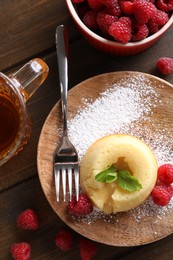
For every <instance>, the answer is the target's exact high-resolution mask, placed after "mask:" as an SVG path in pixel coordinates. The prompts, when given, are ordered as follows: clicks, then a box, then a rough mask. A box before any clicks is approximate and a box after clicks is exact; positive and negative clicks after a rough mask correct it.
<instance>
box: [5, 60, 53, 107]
mask: <svg viewBox="0 0 173 260" xmlns="http://www.w3.org/2000/svg"><path fill="white" fill-rule="evenodd" d="M48 72H49V68H48V66H47V64H46V63H45V62H44V61H43V60H41V59H39V58H36V59H33V60H31V61H29V62H27V63H26V64H25V65H24V66H23V67H22V68H21V69H19V70H18V71H17V72H15V73H14V74H12V75H10V79H11V81H12V82H13V84H14V85H15V87H17V88H18V89H19V90H20V92H21V93H22V94H23V96H24V100H25V102H26V101H27V100H28V99H29V98H30V97H31V96H32V95H33V94H34V92H35V91H36V90H37V89H38V88H39V86H40V85H41V84H42V83H43V82H44V80H45V79H46V77H47V75H48Z"/></svg>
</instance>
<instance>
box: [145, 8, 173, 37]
mask: <svg viewBox="0 0 173 260" xmlns="http://www.w3.org/2000/svg"><path fill="white" fill-rule="evenodd" d="M168 20H169V16H168V14H167V13H166V12H164V11H161V10H157V12H156V13H155V15H153V16H152V17H151V18H150V19H149V21H148V28H149V31H150V32H151V33H156V32H158V31H159V30H160V28H161V27H162V26H163V25H164V24H166V23H167V21H168Z"/></svg>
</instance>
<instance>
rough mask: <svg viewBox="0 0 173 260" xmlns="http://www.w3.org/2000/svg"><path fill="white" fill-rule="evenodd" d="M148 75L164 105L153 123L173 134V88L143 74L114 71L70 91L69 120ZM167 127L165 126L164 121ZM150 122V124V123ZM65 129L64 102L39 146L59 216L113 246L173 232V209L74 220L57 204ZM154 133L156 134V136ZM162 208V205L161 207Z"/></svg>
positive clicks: (46, 186) (42, 174) (44, 180)
mask: <svg viewBox="0 0 173 260" xmlns="http://www.w3.org/2000/svg"><path fill="white" fill-rule="evenodd" d="M140 75H142V76H144V77H145V78H146V79H147V80H149V81H151V83H152V85H154V88H155V91H156V92H157V93H159V95H160V98H161V101H162V102H161V105H160V108H159V106H158V107H157V108H156V109H155V110H154V111H153V113H151V117H152V118H151V120H152V119H153V118H154V119H155V122H158V125H157V128H159V127H160V128H164V127H165V124H166V128H167V129H169V136H172V134H173V110H172V108H173V87H172V85H171V84H169V83H168V82H166V81H164V80H161V79H159V78H157V77H154V76H152V75H149V74H144V73H141V72H128V71H124V72H113V73H107V74H102V75H98V76H95V77H93V78H90V79H88V80H86V81H84V82H81V83H80V84H78V85H77V86H75V87H73V88H72V89H71V90H70V91H69V92H68V119H69V120H70V119H71V118H73V117H74V116H75V115H76V114H77V112H78V109H79V108H80V109H81V108H84V107H85V106H86V104H85V102H84V100H92V102H93V101H94V100H96V99H97V98H98V97H99V96H100V93H102V92H104V91H105V90H106V89H108V88H109V87H111V86H113V84H115V83H117V82H119V81H120V80H121V79H123V78H126V77H131V78H133V77H138V76H140ZM163 118H166V120H164V125H163V124H162V119H163ZM149 123H150V122H149ZM61 127H62V121H61V104H60V101H59V102H58V103H57V104H56V105H55V107H54V108H53V109H52V111H51V112H50V114H49V116H48V117H47V119H46V121H45V124H44V126H43V129H42V132H41V135H40V139H39V144H38V157H37V164H38V173H39V178H40V182H41V185H42V188H43V191H44V193H45V196H46V198H47V200H48V202H49V203H50V205H51V207H52V208H53V209H54V211H55V212H56V213H57V215H58V216H59V217H60V218H61V219H62V220H63V221H64V222H65V223H66V224H67V225H68V226H69V227H71V228H72V229H74V230H75V231H76V232H78V233H80V234H82V235H83V236H85V237H87V238H89V239H91V240H94V241H97V242H101V243H104V244H108V245H113V246H136V245H143V244H147V243H151V242H154V241H156V240H159V239H161V238H163V237H165V236H167V235H169V234H171V233H172V232H173V206H172V207H171V206H170V207H167V209H166V210H165V211H164V212H163V214H162V213H160V211H161V209H160V208H159V215H157V214H155V215H154V214H151V215H150V214H148V215H145V214H142V212H140V211H138V210H137V211H133V210H132V211H129V212H124V213H117V214H114V215H112V216H105V215H103V216H102V217H98V218H95V219H89V218H85V219H84V220H81V219H74V218H73V217H72V216H70V215H69V214H68V212H67V203H64V202H59V203H57V202H56V196H55V183H54V174H53V156H54V152H55V149H56V147H57V145H58V143H59V141H60V138H61V133H60V131H59V129H60V128H61ZM153 134H154V133H153ZM158 207H159V206H158ZM99 216H100V215H99Z"/></svg>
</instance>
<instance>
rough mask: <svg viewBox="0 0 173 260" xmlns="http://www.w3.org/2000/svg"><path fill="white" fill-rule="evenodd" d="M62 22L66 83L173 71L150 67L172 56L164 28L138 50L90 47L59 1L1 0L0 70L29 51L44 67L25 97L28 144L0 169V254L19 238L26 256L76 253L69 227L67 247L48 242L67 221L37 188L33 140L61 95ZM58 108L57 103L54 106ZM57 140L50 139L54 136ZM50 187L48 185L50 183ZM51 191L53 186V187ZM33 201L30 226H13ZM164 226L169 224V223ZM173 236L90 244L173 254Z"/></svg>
mask: <svg viewBox="0 0 173 260" xmlns="http://www.w3.org/2000/svg"><path fill="white" fill-rule="evenodd" d="M62 23H63V24H65V25H67V26H68V29H69V36H70V44H69V88H73V86H75V85H77V84H78V83H80V82H82V81H83V80H85V79H87V78H90V77H92V76H95V75H99V74H101V73H106V72H116V71H141V72H146V73H149V74H152V75H157V76H159V77H160V78H163V79H166V80H167V81H168V82H170V83H172V84H173V74H170V75H167V76H164V75H162V74H161V73H159V72H158V70H157V69H156V66H155V64H156V61H157V59H158V58H160V57H163V56H167V57H172V53H173V45H172V35H173V27H171V28H170V29H169V30H168V31H167V32H166V33H165V34H164V36H163V37H162V38H161V39H160V40H159V41H158V42H157V43H156V44H155V45H154V46H152V47H151V48H149V49H148V50H146V51H145V52H143V53H140V54H137V55H133V56H129V57H121V56H113V55H107V54H106V53H101V52H99V51H98V50H96V49H94V48H93V47H91V46H90V45H89V44H88V43H87V42H86V41H85V40H83V39H82V37H81V35H80V34H79V33H78V30H77V28H76V26H75V25H74V23H73V20H72V19H71V17H70V16H69V13H68V10H67V8H66V4H65V0H51V1H48V0H37V1H34V0H15V1H14V0H2V1H1V16H0V25H1V29H0V70H1V71H2V70H3V72H6V73H7V74H8V73H11V71H12V70H13V71H14V70H17V69H18V68H19V66H22V65H23V64H24V63H25V62H26V61H28V60H30V59H32V58H33V57H40V58H42V59H44V60H45V61H46V63H47V64H48V66H49V68H50V72H49V76H48V78H47V80H46V82H45V83H44V84H43V85H42V86H41V88H40V89H39V90H38V91H37V92H36V93H35V95H34V96H33V97H32V98H31V100H29V102H28V103H27V108H28V110H29V113H30V115H31V120H32V132H31V137H30V139H29V142H28V144H27V146H25V148H24V149H23V151H22V152H21V153H19V154H18V156H16V157H15V158H13V159H12V160H10V161H9V162H8V163H7V164H5V165H3V166H2V167H1V168H0V227H1V233H2V234H1V236H0V259H2V260H10V259H12V257H11V254H10V246H11V245H12V244H13V243H16V242H21V241H26V242H28V243H30V245H31V249H32V255H31V259H33V260H42V259H44V260H54V259H57V258H58V259H64V260H70V259H72V258H73V259H76V260H78V259H81V258H80V254H79V248H78V240H79V239H80V238H81V237H82V236H81V235H80V234H78V233H76V232H75V231H72V229H69V230H70V231H71V232H72V234H73V236H74V246H73V248H72V249H71V250H70V251H68V252H63V251H61V250H60V249H59V248H58V247H56V245H55V243H54V237H55V233H56V232H57V231H59V230H60V229H62V228H67V225H66V224H65V223H64V221H62V220H61V219H60V218H59V217H58V215H57V214H56V213H54V211H53V210H52V208H51V206H50V205H49V203H47V201H46V197H45V195H44V193H43V191H42V189H41V185H40V182H39V180H38V172H37V145H38V140H39V136H40V132H41V129H42V127H43V124H44V122H45V120H46V118H47V116H48V114H49V113H50V111H51V109H52V108H53V107H54V105H55V104H56V103H57V101H58V100H59V99H60V92H59V79H58V67H57V58H56V53H55V42H54V35H55V28H56V26H57V25H59V24H62ZM56 109H57V108H56ZM56 141H57V140H56ZM53 185H54V183H53ZM52 189H53V188H52ZM28 207H32V208H33V209H34V210H35V211H36V212H37V214H38V216H39V219H40V229H39V230H37V231H36V232H32V231H31V232H30V231H28V232H27V231H26V232H25V231H24V230H20V229H18V228H17V227H16V218H17V216H18V215H19V214H20V213H21V211H23V210H25V209H26V208H28ZM169 225H170V227H171V225H172V223H169V222H168V227H167V228H166V229H169ZM172 243H173V234H171V235H169V236H167V237H165V238H164V239H162V240H159V241H157V242H155V243H150V244H148V245H144V246H138V247H116V246H108V245H104V244H97V246H98V248H99V250H98V254H97V255H96V257H95V258H93V259H99V260H112V259H116V260H131V259H139V260H146V259H153V260H155V259H157V260H163V259H164V260H170V259H173V248H172Z"/></svg>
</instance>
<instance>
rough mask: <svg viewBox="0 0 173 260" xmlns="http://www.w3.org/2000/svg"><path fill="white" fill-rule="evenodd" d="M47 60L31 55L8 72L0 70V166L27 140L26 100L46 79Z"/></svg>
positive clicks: (17, 151)
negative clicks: (33, 57) (13, 71)
mask: <svg viewBox="0 0 173 260" xmlns="http://www.w3.org/2000/svg"><path fill="white" fill-rule="evenodd" d="M48 72H49V68H48V66H47V64H46V63H45V62H44V61H43V60H41V59H39V58H35V59H33V60H31V61H29V62H27V63H26V64H24V65H23V67H21V68H20V69H19V70H18V71H16V72H15V73H13V74H10V75H9V76H7V75H5V74H4V73H2V72H0V167H1V166H2V165H3V164H4V163H6V162H7V161H8V160H9V159H10V158H12V157H14V156H15V155H17V154H18V153H19V152H20V151H21V150H22V149H23V147H24V145H25V144H27V141H28V139H29V137H30V132H31V121H30V116H29V114H28V111H27V107H26V102H27V100H28V99H29V98H30V97H31V96H32V95H33V94H34V93H35V91H36V90H37V89H38V88H39V87H40V86H41V84H42V83H43V82H44V80H45V79H46V77H47V75H48Z"/></svg>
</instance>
